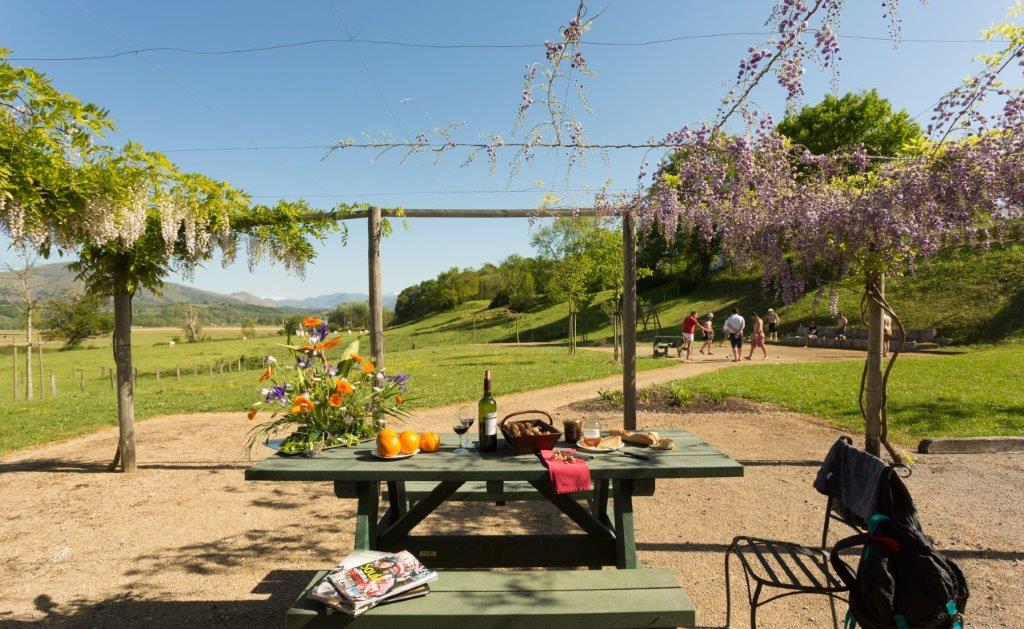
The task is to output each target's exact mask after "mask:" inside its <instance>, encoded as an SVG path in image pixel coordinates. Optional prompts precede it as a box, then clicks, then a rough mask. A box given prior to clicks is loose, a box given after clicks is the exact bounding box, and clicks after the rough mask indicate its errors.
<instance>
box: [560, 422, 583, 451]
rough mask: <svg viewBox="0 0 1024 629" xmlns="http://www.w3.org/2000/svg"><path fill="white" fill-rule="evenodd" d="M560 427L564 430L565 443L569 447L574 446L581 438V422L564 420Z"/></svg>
mask: <svg viewBox="0 0 1024 629" xmlns="http://www.w3.org/2000/svg"><path fill="white" fill-rule="evenodd" d="M562 426H563V427H564V428H565V430H564V431H563V434H564V436H565V442H566V443H567V444H569V445H576V442H577V441H579V440H580V437H582V436H583V432H582V427H583V422H581V421H580V420H578V419H566V420H565V421H563V422H562Z"/></svg>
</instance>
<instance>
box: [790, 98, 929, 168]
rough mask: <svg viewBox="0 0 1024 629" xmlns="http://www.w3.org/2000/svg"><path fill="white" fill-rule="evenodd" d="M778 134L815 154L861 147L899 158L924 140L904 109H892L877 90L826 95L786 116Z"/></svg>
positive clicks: (918, 127) (889, 103)
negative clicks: (911, 146) (838, 95)
mask: <svg viewBox="0 0 1024 629" xmlns="http://www.w3.org/2000/svg"><path fill="white" fill-rule="evenodd" d="M778 131H779V133H781V134H782V135H784V136H786V137H787V138H789V139H790V140H792V141H793V142H795V143H797V144H800V145H802V146H804V147H806V148H807V149H808V150H809V151H810V152H811V153H814V154H815V155H826V154H829V153H836V152H838V151H841V150H844V149H845V150H849V149H851V148H853V147H855V146H857V145H859V144H863V145H864V147H865V149H866V150H867V152H868V154H869V155H876V156H888V157H891V156H893V155H898V154H899V153H900V152H902V151H903V150H904V149H905V148H906V147H907V146H908V145H912V144H914V143H916V142H917V141H919V140H922V139H923V138H924V134H923V133H922V131H921V126H920V125H919V124H917V122H915V121H914V119H913V118H912V117H911V116H910V114H909V113H907V111H906V110H905V109H900V110H898V111H896V110H894V109H893V106H892V103H891V102H889V100H888V99H885V98H882V97H881V96H879V94H878V90H876V89H871V90H867V91H863V92H857V93H855V92H848V93H846V94H845V95H844V96H842V97H836V96H834V95H832V94H829V95H827V96H825V98H824V100H822V101H821V102H820V103H818V104H817V105H809V106H806V107H804V108H803V109H801V110H800V111H799V112H797V113H796V114H793V115H790V116H787V117H786V118H785V119H784V120H783V121H782V122H780V123H779V125H778Z"/></svg>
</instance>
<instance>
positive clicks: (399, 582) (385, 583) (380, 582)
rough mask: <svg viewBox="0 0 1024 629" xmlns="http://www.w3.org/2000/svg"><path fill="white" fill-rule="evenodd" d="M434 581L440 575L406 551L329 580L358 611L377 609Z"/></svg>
mask: <svg viewBox="0 0 1024 629" xmlns="http://www.w3.org/2000/svg"><path fill="white" fill-rule="evenodd" d="M435 579H437V573H436V572H434V571H432V570H428V569H427V568H426V567H425V566H424V565H423V564H421V563H420V562H419V561H418V560H417V559H416V558H415V557H413V556H412V553H410V552H409V551H406V550H403V551H401V552H399V553H396V554H394V555H387V556H385V557H380V558H378V559H374V560H371V561H368V562H365V563H363V564H361V565H358V566H356V567H354V568H350V569H348V570H345V571H341V572H338V573H332V574H328V575H327V580H328V581H330V582H331V584H332V585H334V587H335V588H337V590H338V592H340V593H341V596H342V598H344V599H345V600H346V602H348V603H349V604H351V605H352V607H353V608H355V609H356V610H359V609H360V608H361V607H365V606H372V605H375V604H377V603H379V602H380V601H382V600H383V599H388V598H392V597H394V596H396V595H398V594H401V593H402V592H407V591H409V590H411V589H413V588H417V587H420V586H422V585H425V584H427V583H430V582H431V581H434V580H435Z"/></svg>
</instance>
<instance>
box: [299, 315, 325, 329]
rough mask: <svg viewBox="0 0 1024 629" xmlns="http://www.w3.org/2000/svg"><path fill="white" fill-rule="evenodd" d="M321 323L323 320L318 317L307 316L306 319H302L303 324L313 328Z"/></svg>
mask: <svg viewBox="0 0 1024 629" xmlns="http://www.w3.org/2000/svg"><path fill="white" fill-rule="evenodd" d="M321 323H323V321H321V320H320V319H317V318H316V317H306V318H305V319H303V320H302V325H304V326H306V327H307V328H311V327H313V326H315V325H320V324H321Z"/></svg>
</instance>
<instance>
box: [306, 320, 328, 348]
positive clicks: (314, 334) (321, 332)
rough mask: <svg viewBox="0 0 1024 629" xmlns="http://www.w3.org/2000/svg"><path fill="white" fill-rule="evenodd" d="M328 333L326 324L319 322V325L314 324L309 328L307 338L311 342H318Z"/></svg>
mask: <svg viewBox="0 0 1024 629" xmlns="http://www.w3.org/2000/svg"><path fill="white" fill-rule="evenodd" d="M329 333H330V332H329V331H328V329H327V324H326V323H321V324H320V325H318V326H316V327H315V328H310V330H309V340H310V341H311V342H313V343H319V342H320V341H322V340H324V339H325V338H327V335H328V334H329Z"/></svg>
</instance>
